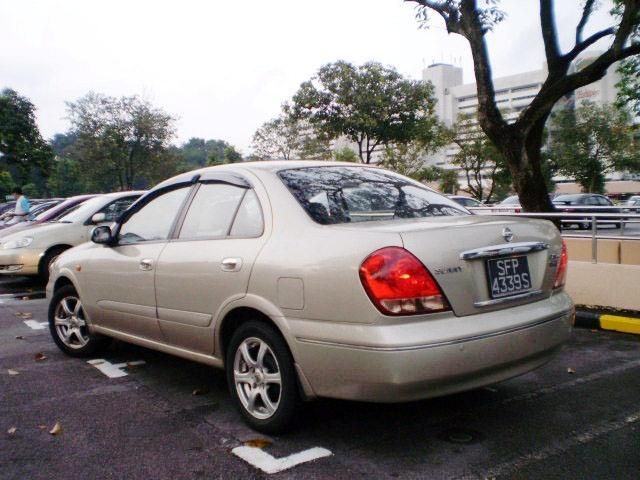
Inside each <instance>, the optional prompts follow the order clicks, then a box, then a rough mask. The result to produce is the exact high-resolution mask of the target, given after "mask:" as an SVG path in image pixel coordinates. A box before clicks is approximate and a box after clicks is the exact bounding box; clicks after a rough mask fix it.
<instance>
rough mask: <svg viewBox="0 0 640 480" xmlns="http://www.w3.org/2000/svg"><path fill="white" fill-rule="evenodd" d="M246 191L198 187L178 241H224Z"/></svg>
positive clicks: (216, 185)
mask: <svg viewBox="0 0 640 480" xmlns="http://www.w3.org/2000/svg"><path fill="white" fill-rule="evenodd" d="M246 191H247V189H245V188H240V187H236V186H233V185H227V184H222V183H205V184H202V185H200V188H199V189H198V192H197V193H196V195H195V197H194V198H193V201H192V202H191V205H190V206H189V211H188V212H187V215H186V216H185V218H184V222H183V223H182V228H181V229H180V235H179V236H178V238H180V239H199V238H215V237H226V236H227V235H229V231H230V229H231V222H232V221H233V219H234V217H235V215H236V212H237V211H238V206H239V205H240V202H241V201H242V199H243V197H244V195H245V192H246Z"/></svg>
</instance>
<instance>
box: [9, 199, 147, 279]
mask: <svg viewBox="0 0 640 480" xmlns="http://www.w3.org/2000/svg"><path fill="white" fill-rule="evenodd" d="M142 193H144V192H118V193H108V194H105V195H100V196H97V197H94V198H92V199H90V200H87V201H86V202H84V203H81V204H79V205H77V206H76V207H75V208H74V209H72V210H70V211H68V212H67V213H66V214H65V215H64V216H62V217H60V218H58V219H57V220H56V221H55V222H51V223H46V224H40V225H34V226H32V227H30V228H27V229H23V230H20V231H18V232H15V233H11V234H9V235H6V236H3V237H2V238H0V274H2V275H39V276H41V277H42V278H43V279H46V278H47V275H48V272H49V266H50V264H51V263H52V262H53V261H54V260H55V259H56V258H57V257H58V255H60V253H62V252H64V251H65V250H67V249H69V248H71V247H73V246H75V245H80V244H81V243H84V242H87V241H88V240H89V239H90V234H91V230H93V228H94V227H95V226H96V225H104V224H108V223H111V222H113V221H114V220H115V219H116V218H117V217H118V215H120V214H121V213H122V212H124V211H125V210H126V209H127V208H128V207H129V205H131V203H133V202H134V201H135V200H136V199H137V198H138V197H140V195H142Z"/></svg>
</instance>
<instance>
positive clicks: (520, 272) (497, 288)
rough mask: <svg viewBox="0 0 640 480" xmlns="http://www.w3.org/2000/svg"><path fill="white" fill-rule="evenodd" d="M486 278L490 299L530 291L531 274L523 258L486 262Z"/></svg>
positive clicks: (497, 259)
mask: <svg viewBox="0 0 640 480" xmlns="http://www.w3.org/2000/svg"><path fill="white" fill-rule="evenodd" d="M487 276H488V277H489V292H490V293H491V298H502V297H508V296H511V295H518V294H519V293H524V292H527V291H528V290H531V274H530V273H529V263H528V262H527V257H525V256H520V257H507V258H492V259H489V260H487Z"/></svg>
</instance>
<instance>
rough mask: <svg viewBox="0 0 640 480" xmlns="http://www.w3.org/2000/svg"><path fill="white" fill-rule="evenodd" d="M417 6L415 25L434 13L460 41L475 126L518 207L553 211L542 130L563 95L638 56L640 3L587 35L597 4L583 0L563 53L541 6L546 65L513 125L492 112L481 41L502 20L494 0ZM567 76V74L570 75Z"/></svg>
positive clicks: (549, 9) (543, 0)
mask: <svg viewBox="0 0 640 480" xmlns="http://www.w3.org/2000/svg"><path fill="white" fill-rule="evenodd" d="M410 1H412V2H414V3H417V4H418V6H419V7H418V8H419V9H418V20H419V21H420V23H421V24H422V25H427V23H426V22H427V21H428V19H429V16H430V14H431V13H432V12H435V13H437V14H438V15H439V16H440V17H441V18H442V19H443V20H444V23H445V25H446V28H447V31H448V32H449V33H456V34H458V35H461V36H462V37H464V38H465V39H466V40H467V41H468V43H469V46H470V48H471V54H472V56H473V63H474V71H475V77H476V85H477V90H478V120H479V123H480V126H481V128H482V130H483V131H484V132H485V133H486V135H487V136H488V137H489V139H490V140H491V141H492V142H493V144H494V145H495V146H496V148H497V149H498V150H499V151H500V153H501V154H502V155H503V156H504V158H505V160H506V162H507V165H508V167H509V170H510V172H511V176H512V178H513V184H514V187H515V189H516V191H517V192H518V195H519V197H520V202H521V204H522V205H523V207H524V208H525V209H526V210H528V211H552V210H553V208H554V207H553V205H552V203H551V201H550V199H549V197H548V195H547V187H546V185H545V182H544V179H543V172H542V155H541V148H542V142H543V136H544V128H545V123H546V121H547V119H548V118H549V115H550V114H551V110H552V108H553V106H554V105H555V103H556V102H557V101H558V100H560V99H561V98H562V97H563V96H564V95H567V94H569V93H571V92H573V91H574V90H576V89H577V88H580V87H583V86H585V85H588V84H590V83H593V82H595V81H596V80H599V79H601V78H602V77H604V75H605V74H606V72H607V69H608V68H609V67H610V66H611V65H613V64H614V63H615V62H617V61H619V60H623V59H625V58H628V57H631V56H632V55H637V54H638V53H640V43H639V42H638V41H637V40H636V39H632V38H631V36H632V34H633V32H634V30H635V29H637V28H638V25H639V24H640V2H639V1H638V0H619V1H618V3H619V4H620V10H619V15H617V21H616V24H615V25H612V26H611V27H609V28H605V29H602V30H599V31H596V32H595V33H592V34H590V35H589V36H587V37H586V38H585V36H584V31H585V27H586V25H587V23H588V22H589V18H590V17H591V15H592V13H593V12H594V11H595V10H596V9H597V8H598V7H599V2H597V1H596V0H585V1H584V2H583V5H582V11H581V16H580V20H579V22H578V25H577V26H576V27H575V44H574V46H573V47H572V48H571V49H570V50H569V51H567V52H565V53H563V52H562V51H561V50H560V46H559V42H558V31H557V25H556V21H555V14H554V1H553V0H539V2H540V30H541V33H542V38H543V45H544V51H545V55H546V60H547V70H548V73H547V78H546V80H545V81H544V83H543V85H542V87H541V89H540V91H539V92H538V94H537V95H536V97H535V98H534V99H533V100H532V102H531V104H530V105H529V106H528V107H527V108H525V109H524V110H522V112H521V113H520V115H519V117H518V118H517V119H516V120H515V122H513V123H509V122H507V121H506V120H505V118H504V117H503V116H502V113H501V112H500V110H499V109H498V107H497V106H496V101H495V89H494V85H493V80H492V75H491V65H490V62H489V52H488V50H487V43H486V38H485V35H486V34H487V32H488V31H490V30H491V29H492V28H493V27H494V26H495V25H496V24H497V23H499V22H501V21H502V20H503V19H504V14H503V12H502V11H501V10H500V9H499V8H498V6H497V4H498V1H497V0H481V2H480V3H481V5H482V6H479V5H478V3H479V2H478V0H410ZM606 38H611V39H612V41H611V43H610V45H609V47H608V48H607V49H606V50H605V51H604V52H603V53H601V54H600V55H599V56H598V57H597V58H596V59H595V60H594V61H593V62H591V63H590V64H589V65H588V66H586V67H584V68H583V69H581V70H579V71H575V72H571V65H572V63H573V61H574V60H575V59H576V58H577V57H578V55H580V54H581V53H582V52H584V51H585V50H586V49H587V48H589V47H590V46H591V45H593V44H595V43H596V42H598V41H599V40H602V39H606ZM570 72H571V73H570Z"/></svg>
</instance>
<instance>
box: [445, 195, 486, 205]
mask: <svg viewBox="0 0 640 480" xmlns="http://www.w3.org/2000/svg"><path fill="white" fill-rule="evenodd" d="M447 196H448V197H449V198H450V199H451V200H453V201H454V202H456V203H459V204H460V205H462V206H463V207H484V205H483V204H482V203H480V202H479V201H478V200H476V199H475V198H472V197H465V196H464V195H447Z"/></svg>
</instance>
